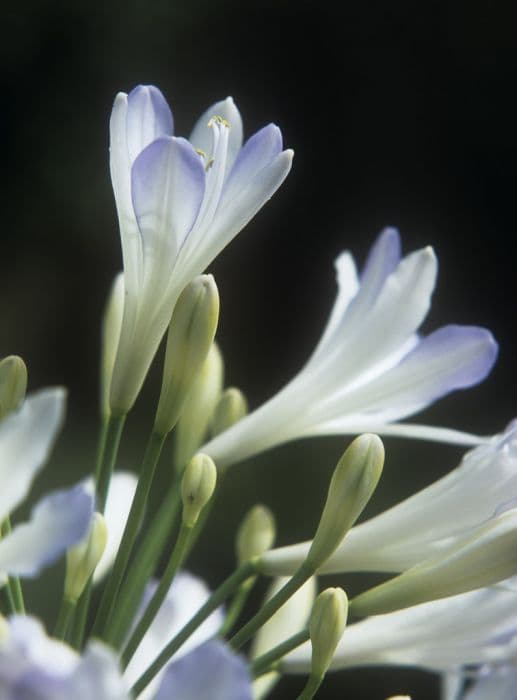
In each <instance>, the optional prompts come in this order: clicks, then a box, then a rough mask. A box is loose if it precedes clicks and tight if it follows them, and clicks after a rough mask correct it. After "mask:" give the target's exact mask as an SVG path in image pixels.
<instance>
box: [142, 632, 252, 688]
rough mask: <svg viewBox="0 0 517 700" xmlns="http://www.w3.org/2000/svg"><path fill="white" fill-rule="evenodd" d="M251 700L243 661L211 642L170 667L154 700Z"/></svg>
mask: <svg viewBox="0 0 517 700" xmlns="http://www.w3.org/2000/svg"><path fill="white" fill-rule="evenodd" d="M169 698H175V700H200V698H210V700H251V698H252V692H251V679H250V675H249V671H248V667H247V665H246V663H245V661H244V660H243V659H242V658H241V657H240V656H237V654H235V653H234V652H232V651H230V649H229V648H228V647H227V646H226V645H225V644H223V642H220V641H217V640H213V641H210V642H206V643H205V644H202V645H201V646H199V647H198V648H197V649H195V650H194V651H191V652H190V654H187V655H186V656H183V657H182V658H181V659H179V661H176V662H174V663H172V664H170V665H169V666H168V667H167V671H166V673H165V675H164V678H163V682H162V684H161V686H160V689H159V691H158V693H157V694H156V697H155V700H169Z"/></svg>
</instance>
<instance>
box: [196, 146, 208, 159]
mask: <svg viewBox="0 0 517 700" xmlns="http://www.w3.org/2000/svg"><path fill="white" fill-rule="evenodd" d="M195 151H196V153H197V154H198V156H201V158H206V153H205V151H203V149H202V148H196V149H195Z"/></svg>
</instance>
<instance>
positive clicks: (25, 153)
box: [0, 0, 517, 700]
mask: <svg viewBox="0 0 517 700" xmlns="http://www.w3.org/2000/svg"><path fill="white" fill-rule="evenodd" d="M17 8H18V9H16V10H14V9H5V8H4V9H3V10H2V24H1V30H0V31H1V41H0V55H1V71H2V96H1V100H2V108H1V110H0V139H1V143H2V169H1V172H2V175H1V177H2V183H1V189H2V195H3V197H2V199H3V207H2V234H1V235H2V239H1V240H2V255H1V256H0V280H1V285H2V286H1V289H2V293H1V294H0V320H1V326H0V331H1V336H0V337H1V345H0V349H1V352H2V353H3V354H4V355H5V354H9V353H18V354H20V355H22V356H23V357H24V358H25V359H26V361H27V364H28V366H29V371H30V385H31V388H32V389H34V388H37V387H40V386H45V385H49V384H64V385H66V386H67V387H68V388H69V390H70V399H69V419H68V424H67V427H66V431H65V432H64V434H63V436H62V438H61V440H60V443H59V445H58V448H57V450H56V453H55V459H54V463H53V466H52V467H49V468H48V469H47V471H46V472H45V476H44V479H43V480H40V483H39V485H38V487H39V489H40V490H42V489H47V488H48V487H49V486H55V485H57V484H63V483H71V482H72V481H73V480H74V479H76V478H77V476H78V475H82V474H84V473H86V472H87V471H89V470H91V464H92V462H93V459H94V451H95V431H96V414H97V394H96V388H97V371H98V370H97V368H98V349H99V319H100V314H101V311H102V307H103V304H104V300H105V297H106V294H107V290H108V288H109V285H110V281H111V279H112V277H113V275H114V274H115V273H116V272H117V271H118V270H119V268H120V265H121V256H120V246H119V238H118V231H117V224H116V216H115V209H114V204H113V198H112V193H111V185H110V181H109V172H108V154H107V147H108V118H109V112H110V109H111V104H112V101H113V98H114V96H115V94H116V93H117V92H118V91H120V90H123V91H126V92H127V91H129V90H130V89H131V88H132V87H133V86H134V85H136V84H138V83H154V84H156V85H158V86H159V87H160V88H161V89H162V91H163V92H164V94H165V96H166V97H167V98H168V100H169V101H170V103H171V105H172V107H173V110H174V113H175V119H176V131H177V133H179V134H184V135H188V133H189V131H190V128H191V126H192V124H193V122H194V120H195V118H196V117H197V116H198V115H199V114H200V113H201V111H203V110H204V109H205V108H206V107H207V106H208V105H209V104H211V103H212V102H215V101H216V100H218V99H221V98H223V97H225V96H226V95H228V94H230V95H233V96H234V98H235V100H236V102H237V104H238V106H239V108H240V110H241V113H242V115H243V118H244V123H245V129H246V134H247V135H250V134H251V133H253V132H254V131H255V130H256V129H257V128H259V127H260V126H262V125H263V124H265V123H267V122H268V121H275V122H276V123H278V124H279V125H280V126H281V128H282V131H283V133H284V137H285V143H286V145H288V146H290V147H293V148H294V149H295V151H296V157H295V161H294V167H293V171H292V174H291V175H290V176H289V178H288V180H287V182H286V183H285V185H284V186H283V187H282V189H281V190H280V192H279V193H278V194H277V195H276V196H275V197H274V199H273V200H272V202H271V203H270V204H269V205H267V207H265V209H264V210H263V211H262V212H261V213H260V214H259V215H258V216H257V217H256V218H255V219H254V220H253V222H252V223H251V224H250V225H249V226H248V227H247V228H246V230H245V231H243V232H242V233H241V234H240V235H239V236H238V238H237V239H236V240H235V241H234V242H233V243H232V244H231V246H230V247H229V248H228V249H227V250H226V251H225V252H224V253H223V254H222V255H221V256H220V257H219V258H218V259H217V261H215V262H214V264H213V265H212V266H211V267H210V270H211V271H212V272H213V273H214V274H215V276H216V280H217V282H218V285H219V289H220V293H221V300H222V313H221V321H220V331H219V336H218V337H219V340H220V345H221V347H222V349H223V352H224V354H225V360H226V375H227V383H228V384H232V385H237V386H239V387H241V388H242V389H243V390H244V391H245V392H246V394H247V396H248V398H249V400H250V404H251V405H252V406H256V405H258V404H259V403H260V402H261V401H263V400H264V399H265V398H267V397H269V396H270V395H271V394H272V393H274V392H275V391H276V390H277V389H278V388H280V386H282V384H283V383H284V382H285V381H286V380H287V379H288V378H290V377H291V376H292V375H293V373H294V372H295V371H296V370H297V369H298V368H299V367H300V366H301V365H302V364H303V362H304V360H305V359H306V358H307V356H308V354H309V353H310V351H311V348H312V347H313V346H314V343H315V342H316V340H317V338H318V336H319V333H320V331H321V328H322V327H323V324H324V321H325V319H326V316H327V313H328V310H329V308H330V306H331V303H332V301H333V298H334V293H335V285H334V279H333V266H332V261H333V259H334V257H335V256H336V254H337V253H338V252H339V251H340V250H341V249H343V248H345V247H346V248H350V249H351V250H352V251H353V252H354V254H356V257H357V259H358V260H359V261H361V262H362V261H363V260H364V257H365V254H366V251H367V249H368V246H369V245H370V243H371V242H372V240H373V238H374V236H375V235H376V234H377V233H378V231H379V230H380V229H381V228H382V227H384V226H385V225H388V224H389V225H394V226H397V227H399V229H400V231H401V233H402V238H403V244H404V248H405V250H406V251H410V250H413V249H415V248H417V247H420V246H423V245H426V244H429V243H430V244H433V245H434V246H435V249H436V252H437V254H438V257H439V260H440V277H439V284H438V288H437V291H436V293H435V297H434V302H435V303H434V305H433V309H432V312H431V314H430V317H429V320H428V322H426V325H425V327H424V328H425V329H433V328H435V327H437V326H438V325H439V324H441V323H446V322H455V323H458V322H459V323H468V324H479V325H485V326H487V327H489V328H490V329H491V330H492V331H493V332H494V334H495V336H496V338H497V339H498V340H499V342H500V344H501V352H500V358H499V362H498V365H497V367H496V369H495V370H494V372H493V374H492V376H491V378H490V380H489V382H487V383H486V384H485V385H482V386H481V387H478V388H476V389H473V390H471V391H469V392H466V393H465V394H461V393H460V394H457V395H455V396H452V397H449V398H447V399H445V400H444V401H442V402H441V403H439V404H438V405H437V406H435V407H433V408H431V409H429V410H428V411H427V412H426V413H425V414H424V415H423V416H422V417H419V420H420V421H424V420H425V421H429V422H432V423H435V424H446V425H451V426H454V427H459V428H463V429H468V430H473V431H480V432H483V433H492V432H495V431H498V430H500V429H501V428H502V427H503V426H504V424H505V423H506V422H507V421H508V420H509V419H510V418H511V417H513V415H514V396H513V387H514V386H515V375H516V370H515V364H514V362H513V359H514V356H515V353H516V349H517V343H516V334H515V327H514V318H515V302H514V299H515V292H516V279H515V272H514V271H515V252H516V243H515V237H516V230H515V229H516V225H515V205H514V199H515V195H514V193H515V191H516V188H517V178H516V174H515V162H516V155H517V138H516V123H517V114H516V111H517V110H516V103H515V98H514V93H515V73H516V67H517V53H516V49H515V29H514V28H515V22H514V17H513V13H512V12H511V11H510V3H508V4H507V5H506V6H505V5H504V4H500V5H497V4H493V5H489V4H488V3H468V4H467V3H464V4H461V3H455V2H452V3H449V2H427V3H410V2H390V3H383V2H364V3H336V4H332V3H329V2H313V1H308V0H306V1H299V2H296V3H295V2H286V1H283V0H280V1H278V0H277V2H269V3H266V2H258V1H257V0H253V1H251V2H244V3H243V2H236V1H235V0H218V2H207V1H206V0H197V1H190V2H174V1H173V0H168V1H167V2H165V1H164V0H162V1H159V2H158V1H157V2H143V0H140V1H133V2H126V3H117V2H112V3H109V4H108V9H104V10H102V9H100V5H98V6H97V9H96V8H95V4H92V3H82V2H75V3H73V4H69V3H65V2H63V3H59V2H57V1H54V2H38V3H36V2H33V3H30V2H29V3H19V4H18V5H17ZM158 373H159V368H158V371H157V372H156V373H155V374H156V375H157V374H158ZM156 380H157V376H154V377H152V378H151V381H150V383H148V385H147V387H146V390H145V392H144V395H143V396H142V398H141V400H140V402H139V404H138V406H137V409H136V411H135V415H134V416H133V417H132V422H131V426H132V429H131V430H129V431H128V433H127V438H126V441H125V443H124V445H123V448H122V458H121V462H122V463H123V464H124V465H125V466H127V467H128V468H132V469H136V467H137V465H138V458H139V455H140V454H141V452H142V450H143V444H142V441H143V440H144V438H145V435H146V433H147V431H148V430H149V427H150V424H151V420H152V415H153V410H154V405H155V400H156V390H157V389H156ZM345 444H346V439H343V438H328V439H320V440H317V441H302V442H299V443H296V444H294V445H291V446H287V447H282V448H279V449H276V450H274V451H272V452H271V453H268V454H266V455H262V456H260V457H258V458H256V459H254V460H251V461H249V462H248V463H247V464H246V465H243V466H242V467H239V468H236V469H235V470H234V471H233V472H232V473H231V478H230V479H228V480H227V483H226V484H225V485H224V486H223V488H222V489H221V494H220V499H221V500H220V504H221V507H220V508H219V512H217V509H216V516H217V517H214V518H213V523H212V527H211V535H212V537H211V539H206V538H205V540H203V541H202V542H201V543H200V545H199V549H198V550H197V552H196V555H195V557H194V559H193V560H192V562H191V568H192V569H193V570H194V571H195V572H197V573H199V574H202V575H203V576H204V577H205V578H207V579H208V580H209V581H210V583H211V584H212V585H215V584H216V583H217V582H218V581H220V580H221V578H222V577H223V576H224V575H225V574H227V573H228V571H229V570H230V567H231V566H232V554H231V552H232V538H233V533H234V531H235V528H236V526H237V524H238V522H239V521H240V519H241V517H242V516H243V514H244V513H245V511H246V510H247V509H248V508H249V506H250V505H252V504H253V503H255V502H256V501H263V502H265V503H267V504H268V505H270V506H271V507H272V508H273V509H274V511H275V513H276V515H277V518H278V525H279V541H280V542H281V543H287V542H292V541H297V540H299V539H301V538H305V537H309V536H310V534H311V532H312V531H313V529H314V526H315V524H316V522H317V517H318V512H319V509H320V507H321V501H322V499H323V497H324V493H325V490H326V485H327V482H328V478H329V475H330V473H331V470H332V468H333V466H334V464H335V462H336V460H337V458H338V457H339V455H340V454H341V452H342V450H343V448H344V446H345ZM386 444H387V448H388V460H387V465H386V471H385V475H384V477H383V482H384V483H383V484H382V487H381V489H380V492H379V493H378V494H376V497H375V499H374V501H373V503H372V505H371V507H370V511H369V512H371V513H373V512H376V511H378V510H380V509H382V508H383V507H384V506H385V505H386V504H390V503H393V502H395V501H396V500H398V499H399V498H402V497H403V496H404V495H407V494H409V493H411V492H412V491H414V490H415V488H417V487H419V486H421V485H424V484H427V483H429V482H430V481H432V480H433V478H435V477H436V476H439V475H440V474H443V473H445V472H446V471H447V470H448V469H449V468H451V467H452V466H453V465H454V464H455V463H456V462H457V460H458V457H459V455H460V454H461V451H460V450H458V449H456V448H451V447H439V446H429V445H426V444H424V443H420V444H415V443H405V442H402V441H400V440H394V439H392V440H387V441H386ZM166 468H167V465H165V467H164V470H166ZM162 478H164V477H163V474H162ZM49 580H50V579H49ZM332 582H333V583H334V582H335V581H334V580H333V581H332ZM336 582H339V583H341V584H342V585H344V586H345V587H346V588H347V589H348V590H350V591H353V590H354V587H355V586H357V585H359V584H358V583H357V581H356V580H355V578H354V577H349V579H347V580H346V581H343V580H338V579H336ZM31 592H32V595H33V599H34V606H35V609H37V610H41V611H43V610H44V609H46V608H47V607H49V606H50V607H52V606H54V607H55V604H56V600H57V598H58V595H59V585H57V587H56V590H55V591H54V590H53V591H51V592H49V591H48V590H47V591H46V592H45V591H42V589H41V587H40V586H33V587H32V589H31ZM299 687H300V680H299V679H295V680H294V681H286V682H285V684H283V685H281V686H279V689H278V691H277V695H276V696H275V697H278V698H290V697H295V695H296V693H297V691H298V689H299ZM397 692H398V693H401V692H404V693H411V694H412V695H413V697H414V699H416V698H419V699H420V698H431V697H437V693H438V690H437V684H436V683H435V681H434V680H433V679H432V678H431V677H430V676H428V675H426V674H423V673H419V672H407V671H399V670H395V671H393V670H390V671H386V670H382V671H374V672H368V673H365V672H357V673H356V672H354V673H341V674H337V675H334V676H332V677H331V678H328V679H327V681H326V683H325V686H324V688H323V689H322V691H321V693H320V695H319V696H318V697H321V698H334V697H335V698H338V697H343V696H344V695H346V696H350V697H354V698H356V700H362V699H363V698H364V699H366V698H368V700H370V698H372V699H374V700H382V699H383V698H385V697H386V696H388V695H390V694H395V693H397Z"/></svg>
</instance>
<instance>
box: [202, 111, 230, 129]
mask: <svg viewBox="0 0 517 700" xmlns="http://www.w3.org/2000/svg"><path fill="white" fill-rule="evenodd" d="M214 124H219V126H226V127H227V128H228V129H229V128H230V122H229V121H228V120H227V119H224V117H220V116H219V115H218V114H214V116H213V117H211V119H210V120H209V122H208V124H207V126H209V127H212V126H213V125H214Z"/></svg>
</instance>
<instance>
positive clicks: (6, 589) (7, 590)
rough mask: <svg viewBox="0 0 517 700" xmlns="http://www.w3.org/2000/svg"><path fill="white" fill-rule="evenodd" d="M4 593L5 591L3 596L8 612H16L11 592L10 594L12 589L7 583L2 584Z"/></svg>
mask: <svg viewBox="0 0 517 700" xmlns="http://www.w3.org/2000/svg"><path fill="white" fill-rule="evenodd" d="M4 593H5V597H6V598H7V605H8V606H9V612H10V613H12V614H16V605H15V603H14V598H13V594H12V591H11V589H10V587H9V586H8V585H7V586H4Z"/></svg>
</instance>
